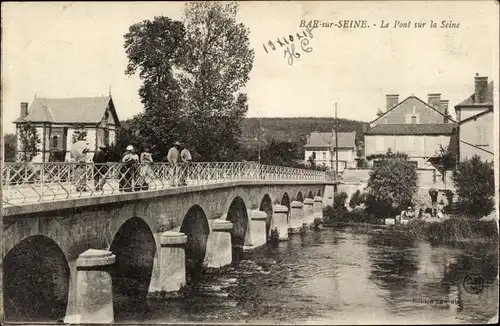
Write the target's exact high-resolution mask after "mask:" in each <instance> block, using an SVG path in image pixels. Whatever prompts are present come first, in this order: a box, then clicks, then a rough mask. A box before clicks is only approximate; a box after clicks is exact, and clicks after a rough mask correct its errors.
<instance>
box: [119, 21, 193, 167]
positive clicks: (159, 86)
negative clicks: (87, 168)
mask: <svg viewBox="0 0 500 326" xmlns="http://www.w3.org/2000/svg"><path fill="white" fill-rule="evenodd" d="M124 37H125V52H126V54H127V57H128V60H129V63H128V65H127V69H126V70H125V74H126V75H128V76H131V75H133V74H135V73H136V72H137V71H138V72H139V77H140V78H141V80H142V86H141V87H140V89H139V96H140V97H141V102H142V104H143V105H144V112H143V113H142V114H140V115H137V116H136V117H134V119H133V120H132V121H131V133H132V134H130V135H128V136H130V137H132V136H133V137H132V138H134V141H135V142H137V143H138V144H135V145H136V146H144V145H146V144H150V145H154V148H153V150H152V152H153V154H154V156H155V157H156V159H160V160H161V159H163V158H164V156H165V155H166V153H167V150H168V147H170V146H171V145H172V143H173V142H174V141H176V140H177V139H178V138H180V137H183V136H184V134H185V127H186V121H185V119H186V116H185V114H184V113H185V112H184V108H183V105H182V101H181V95H182V94H181V89H180V87H179V83H178V82H177V80H176V79H175V77H174V68H175V67H178V66H179V65H180V61H181V60H182V58H184V52H185V50H186V48H185V30H184V25H183V23H182V22H179V21H174V20H171V19H170V18H168V17H155V18H154V19H153V20H152V21H151V20H144V21H142V22H140V23H137V24H134V25H132V26H130V28H129V32H128V33H127V34H125V36H124ZM124 134H125V133H124ZM118 141H120V140H118Z"/></svg>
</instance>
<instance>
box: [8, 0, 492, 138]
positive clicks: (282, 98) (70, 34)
mask: <svg viewBox="0 0 500 326" xmlns="http://www.w3.org/2000/svg"><path fill="white" fill-rule="evenodd" d="M183 7H184V4H183V3H181V2H171V3H168V2H140V3H138V2H109V3H104V2H101V3H97V2H92V3H91V2H89V3H82V2H79V3H70V2H66V3H38V2H33V3H5V2H3V3H2V120H3V121H2V123H3V129H4V130H3V131H4V132H14V125H13V123H12V122H13V121H14V120H15V119H17V118H18V117H19V112H20V109H19V106H20V102H29V103H31V102H32V101H33V98H34V97H35V96H38V97H49V98H64V97H85V96H101V95H107V94H108V93H109V88H110V85H111V93H112V96H113V100H114V102H115V106H116V109H117V112H118V116H119V118H120V119H122V120H124V119H127V118H131V117H132V116H133V115H134V114H136V113H138V112H141V111H142V110H143V107H142V104H141V103H140V99H139V96H138V89H139V87H140V85H141V81H140V79H139V77H138V76H132V77H128V76H126V75H125V74H124V70H125V68H126V65H127V58H126V55H125V51H124V48H123V43H124V38H123V35H124V34H125V33H126V32H127V31H128V28H129V26H130V25H132V24H134V23H137V22H140V21H142V20H146V19H153V18H154V17H155V16H162V15H163V16H167V17H170V18H172V19H176V20H180V19H182V9H183ZM498 9H499V6H498V2H497V1H494V0H491V1H443V2H440V1H424V2H420V1H404V2H403V1H399V2H396V1H389V2H378V1H364V2H361V1H359V2H358V1H330V2H316V1H314V2H307V1H303V2H302V1H301V2H298V1H297V2H240V4H239V12H238V17H237V20H238V21H240V22H242V23H244V24H245V25H246V26H247V27H248V28H249V29H250V45H251V47H252V48H253V49H254V50H255V59H254V65H253V69H252V71H251V73H250V81H249V82H248V83H247V85H246V88H245V91H246V92H247V94H248V98H249V111H248V115H247V116H249V117H301V116H319V117H332V116H333V115H334V103H335V102H337V103H338V116H339V117H341V118H348V119H355V120H361V121H371V120H373V119H374V118H375V117H376V112H377V109H378V108H382V109H384V108H385V105H386V104H385V103H386V99H385V95H386V94H399V98H400V100H402V99H404V98H406V97H407V96H410V95H412V94H414V95H415V96H418V97H419V98H421V99H422V100H424V101H427V94H428V93H441V94H442V95H441V97H442V99H448V100H450V107H451V108H453V106H454V105H456V104H458V103H459V102H461V101H462V100H463V99H465V98H466V97H468V96H470V95H471V94H472V93H473V91H474V76H475V74H476V73H479V74H480V75H482V76H488V77H489V80H494V81H495V90H496V94H495V95H496V96H495V97H496V99H498V98H499V96H498V83H499V76H498V72H499V66H498V58H499V52H498V48H499V44H498V40H499V35H498V34H499V32H498V31H499V26H498V14H499V10H498ZM301 20H306V21H309V20H322V21H324V22H334V21H339V20H367V23H368V25H369V26H370V27H369V28H364V29H361V28H358V29H343V28H338V27H330V28H326V27H319V28H316V29H314V30H313V31H312V33H313V38H312V39H311V40H310V43H309V46H310V47H311V48H312V51H311V52H309V53H302V55H301V57H300V58H298V59H295V60H294V63H293V65H289V64H288V63H287V59H285V58H284V55H283V54H284V52H283V50H282V49H279V50H275V51H270V52H269V53H266V51H265V50H264V48H263V46H262V44H263V43H266V44H267V42H268V41H269V40H271V41H274V42H275V40H276V38H278V37H280V38H282V37H286V36H288V35H290V34H292V35H295V34H296V33H298V32H302V31H303V30H304V28H303V27H302V28H301V27H300V23H301ZM382 20H384V21H386V22H390V24H391V27H392V26H393V24H394V21H396V20H398V21H400V22H407V21H410V22H411V25H412V26H413V24H414V23H415V22H426V23H427V25H426V27H425V28H413V27H412V28H381V27H380V25H381V23H382ZM431 20H433V21H435V22H438V27H439V25H440V23H441V21H443V20H446V21H453V22H454V23H459V24H460V26H459V28H448V29H446V28H429V27H428V25H429V23H430V21H431ZM275 43H276V42H275ZM297 48H298V49H299V50H300V46H299V45H297ZM268 51H269V49H268ZM452 111H453V110H452ZM497 111H498V110H497ZM452 113H453V112H452Z"/></svg>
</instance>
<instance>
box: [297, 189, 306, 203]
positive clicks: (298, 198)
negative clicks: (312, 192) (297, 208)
mask: <svg viewBox="0 0 500 326" xmlns="http://www.w3.org/2000/svg"><path fill="white" fill-rule="evenodd" d="M296 200H297V201H300V202H303V201H304V196H303V195H302V192H301V191H299V192H298V193H297V197H296Z"/></svg>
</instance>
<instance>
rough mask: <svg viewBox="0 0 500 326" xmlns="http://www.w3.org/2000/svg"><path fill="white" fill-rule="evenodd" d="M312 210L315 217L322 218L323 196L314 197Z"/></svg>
mask: <svg viewBox="0 0 500 326" xmlns="http://www.w3.org/2000/svg"><path fill="white" fill-rule="evenodd" d="M313 211H314V215H315V217H316V218H323V198H322V197H320V196H316V197H314V204H313Z"/></svg>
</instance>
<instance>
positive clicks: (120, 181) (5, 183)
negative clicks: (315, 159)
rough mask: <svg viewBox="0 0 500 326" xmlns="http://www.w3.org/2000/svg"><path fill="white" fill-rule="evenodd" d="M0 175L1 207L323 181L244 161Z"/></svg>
mask: <svg viewBox="0 0 500 326" xmlns="http://www.w3.org/2000/svg"><path fill="white" fill-rule="evenodd" d="M2 173H3V178H2V191H3V205H4V206H5V205H20V204H24V203H32V202H45V201H53V200H61V199H71V198H80V197H93V196H104V195H112V194H118V193H122V192H137V191H149V190H159V189H166V188H171V187H182V186H186V185H204V184H214V183H224V182H228V181H257V180H269V181H278V180H290V181H292V180H317V181H326V180H327V179H328V176H327V174H326V173H325V172H324V171H314V170H305V169H296V168H290V167H283V166H271V165H260V164H256V163H248V162H209V163H204V162H196V163H191V164H176V165H173V164H169V163H152V164H136V165H128V164H123V163H106V164H94V163H80V164H79V163H6V164H5V165H4V167H3V171H2Z"/></svg>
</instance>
